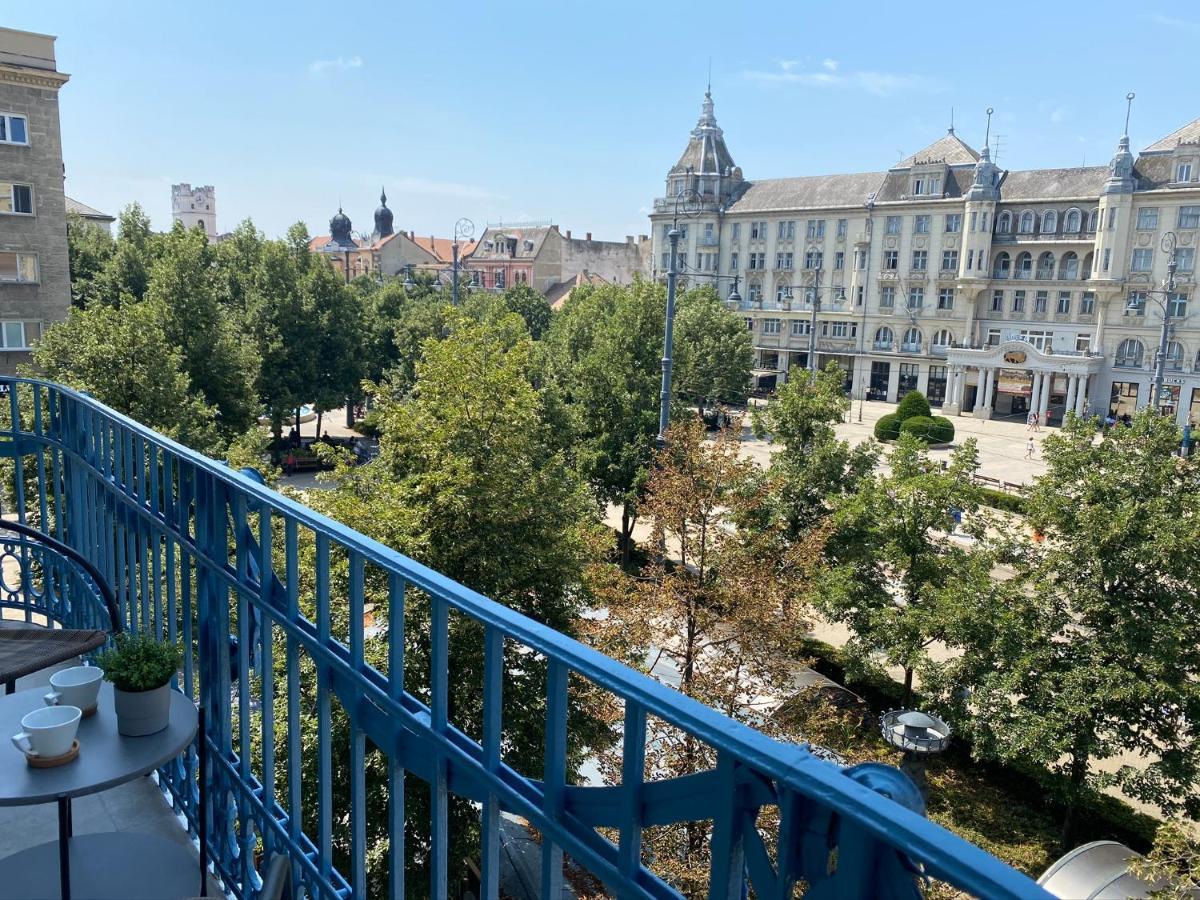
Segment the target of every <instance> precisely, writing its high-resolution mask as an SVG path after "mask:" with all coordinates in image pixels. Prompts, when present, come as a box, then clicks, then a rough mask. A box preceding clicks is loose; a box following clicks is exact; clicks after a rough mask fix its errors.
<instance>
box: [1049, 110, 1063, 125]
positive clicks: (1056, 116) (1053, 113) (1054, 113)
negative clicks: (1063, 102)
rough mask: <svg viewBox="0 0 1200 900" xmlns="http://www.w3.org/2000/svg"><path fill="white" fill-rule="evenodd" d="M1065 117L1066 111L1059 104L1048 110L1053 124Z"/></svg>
mask: <svg viewBox="0 0 1200 900" xmlns="http://www.w3.org/2000/svg"><path fill="white" fill-rule="evenodd" d="M1066 117H1067V111H1066V110H1065V109H1063V108H1062V107H1061V106H1056V107H1055V108H1054V109H1052V110H1050V121H1051V122H1053V123H1054V124H1055V125H1057V124H1059V123H1060V122H1061V121H1062V120H1063V119H1065V118H1066Z"/></svg>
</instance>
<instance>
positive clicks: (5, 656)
mask: <svg viewBox="0 0 1200 900" xmlns="http://www.w3.org/2000/svg"><path fill="white" fill-rule="evenodd" d="M5 531H9V532H14V533H16V534H18V535H20V536H22V537H23V538H25V539H26V540H27V541H28V542H31V543H32V544H34V545H39V546H41V547H42V548H44V549H45V550H46V551H49V552H50V553H53V554H55V555H57V556H59V557H61V558H63V559H64V560H65V561H67V562H69V563H71V564H73V565H75V566H77V567H78V568H80V569H82V570H83V571H84V572H85V573H86V574H87V575H88V577H89V578H90V579H91V580H92V581H93V582H94V583H95V586H96V588H97V590H98V591H99V593H100V596H101V597H102V598H103V600H104V606H105V610H106V612H107V614H108V620H109V624H110V628H109V630H107V631H106V630H103V629H95V628H54V627H41V626H38V625H36V624H33V623H31V622H27V621H14V620H0V683H2V684H3V685H4V693H5V694H11V693H13V692H14V691H15V690H16V682H17V679H18V678H23V677H24V676H26V675H31V674H33V673H34V672H38V671H41V670H42V669H47V668H49V667H51V666H56V665H58V664H59V663H62V662H66V661H67V660H70V659H74V658H76V657H79V656H82V655H83V654H85V653H90V652H91V651H93V650H96V649H99V648H100V647H102V646H103V645H104V644H105V643H106V642H107V641H108V639H109V636H110V634H117V633H119V632H120V630H121V617H120V615H119V613H118V611H117V601H116V598H115V597H114V596H113V592H112V588H110V587H109V585H108V582H107V581H105V579H104V576H103V575H101V574H100V571H99V570H98V569H97V568H96V567H95V566H94V565H92V563H91V562H89V561H88V560H87V559H86V558H85V557H84V556H83V555H82V554H80V553H79V552H78V551H77V550H75V549H74V548H72V547H68V546H67V545H66V544H64V543H62V541H59V540H58V539H57V538H54V537H51V536H50V535H48V534H44V533H42V532H41V531H38V530H37V529H36V528H31V527H29V526H28V525H23V524H21V523H20V522H12V521H9V520H7V519H5V520H0V532H5Z"/></svg>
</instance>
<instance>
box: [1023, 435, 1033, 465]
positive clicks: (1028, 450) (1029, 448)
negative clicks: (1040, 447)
mask: <svg viewBox="0 0 1200 900" xmlns="http://www.w3.org/2000/svg"><path fill="white" fill-rule="evenodd" d="M1033 446H1034V445H1033V435H1030V436H1029V440H1027V441H1026V442H1025V458H1026V459H1033Z"/></svg>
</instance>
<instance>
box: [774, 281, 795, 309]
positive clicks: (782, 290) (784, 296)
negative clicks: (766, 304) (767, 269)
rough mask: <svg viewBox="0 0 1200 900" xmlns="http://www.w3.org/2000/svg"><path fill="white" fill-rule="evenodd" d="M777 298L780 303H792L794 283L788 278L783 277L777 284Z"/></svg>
mask: <svg viewBox="0 0 1200 900" xmlns="http://www.w3.org/2000/svg"><path fill="white" fill-rule="evenodd" d="M775 299H776V300H777V301H778V302H780V303H790V302H791V300H792V285H791V282H789V281H788V280H787V279H786V278H781V279H780V280H779V284H777V285H776V286H775Z"/></svg>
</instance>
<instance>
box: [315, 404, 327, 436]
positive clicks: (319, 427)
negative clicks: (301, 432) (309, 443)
mask: <svg viewBox="0 0 1200 900" xmlns="http://www.w3.org/2000/svg"><path fill="white" fill-rule="evenodd" d="M324 415H325V410H323V409H318V410H317V437H318V438H320V437H321V417H322V416H324Z"/></svg>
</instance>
